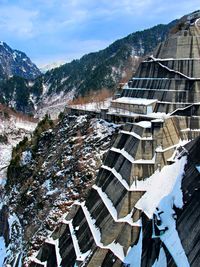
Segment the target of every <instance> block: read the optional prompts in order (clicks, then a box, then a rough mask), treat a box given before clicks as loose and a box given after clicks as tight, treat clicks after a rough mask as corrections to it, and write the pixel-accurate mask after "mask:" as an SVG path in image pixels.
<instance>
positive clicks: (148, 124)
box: [134, 121, 151, 128]
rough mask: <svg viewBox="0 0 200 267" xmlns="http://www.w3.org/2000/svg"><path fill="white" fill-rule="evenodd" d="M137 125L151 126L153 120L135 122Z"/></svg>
mask: <svg viewBox="0 0 200 267" xmlns="http://www.w3.org/2000/svg"><path fill="white" fill-rule="evenodd" d="M134 124H135V125H138V126H140V127H143V128H151V122H150V121H140V122H138V123H134Z"/></svg>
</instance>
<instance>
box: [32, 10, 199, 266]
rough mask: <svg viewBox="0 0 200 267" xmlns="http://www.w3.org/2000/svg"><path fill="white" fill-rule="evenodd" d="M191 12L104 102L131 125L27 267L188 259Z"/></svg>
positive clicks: (193, 96)
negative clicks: (81, 198) (114, 97)
mask: <svg viewBox="0 0 200 267" xmlns="http://www.w3.org/2000/svg"><path fill="white" fill-rule="evenodd" d="M199 17H200V15H199V13H198V12H195V13H194V14H191V15H190V16H187V17H185V18H183V21H181V22H182V23H181V24H180V25H178V28H176V29H178V30H176V29H175V33H174V34H173V35H171V36H170V37H169V39H168V40H167V41H166V42H165V43H163V44H161V45H160V46H159V47H158V49H157V50H156V51H155V53H154V56H151V57H150V58H149V59H148V60H146V61H144V62H143V63H142V64H141V65H140V67H139V69H138V71H137V74H136V77H135V78H134V79H132V80H131V81H130V82H129V83H128V86H126V87H124V89H123V90H122V93H121V97H120V98H119V99H117V101H116V100H114V101H113V103H112V107H111V108H112V109H113V111H112V112H113V115H116V114H117V116H119V117H120V116H121V118H125V117H126V118H130V117H131V120H132V121H133V123H128V124H126V125H125V126H124V127H123V128H122V130H121V131H120V132H119V134H118V136H117V138H116V139H115V142H114V144H113V146H112V148H111V149H110V150H109V152H108V154H107V156H106V158H105V160H104V163H103V165H102V166H101V168H100V170H99V173H98V175H97V179H96V182H95V184H94V186H93V187H92V189H91V190H90V192H89V193H88V196H87V198H86V200H85V201H84V202H76V203H74V205H73V207H72V209H71V210H70V211H69V212H68V213H67V214H66V215H65V216H64V217H63V219H62V220H61V221H60V222H59V224H58V226H57V228H56V230H55V231H54V232H53V233H52V234H51V235H50V236H49V238H48V239H47V240H46V241H45V242H44V244H43V246H42V247H41V249H40V250H39V253H38V255H37V256H36V257H35V258H32V263H31V264H30V266H32V267H36V266H52V267H53V266H63V267H64V266H65V267H71V266H82V267H83V266H89V267H96V266H102V267H110V266H113V267H118V266H127V267H128V266H129V267H135V266H142V267H146V266H148V267H155V266H162V267H164V266H170V267H172V266H173V267H175V266H178V267H179V266H181V267H183V266H184V267H189V266H192V267H197V266H198V263H199V245H200V244H199V238H198V237H199V233H200V227H199V226H200V225H199V220H198V219H197V218H198V217H199V212H200V209H199V195H198V194H199V182H198V179H199V170H200V168H199V164H200V158H199V142H200V139H199V137H198V136H199V128H200V127H199V123H200V117H199V115H200V114H199V113H198V112H199V108H198V107H199V104H198V103H197V104H196V105H193V104H194V102H200V93H199V92H200V88H199V78H200V70H199V62H200V61H199V58H200V54H199V51H200V50H199V45H198V40H199V38H200V37H199ZM197 48H198V49H197ZM180 57H181V58H180ZM125 100H126V101H125ZM149 100H154V101H153V102H152V103H153V105H152V106H151V102H149ZM115 103H117V106H116V104H115ZM147 103H148V104H147ZM140 105H142V106H144V107H143V108H140V109H139V111H140V112H137V113H136V112H135V110H138V108H139V106H140ZM149 105H150V106H151V109H149V108H148V106H149ZM146 106H147V107H146ZM191 107H194V108H193V109H190V110H189V111H188V108H191ZM130 109H131V110H130ZM127 110H128V111H129V112H128V114H127V113H126V112H125V111H127ZM149 110H151V112H149ZM190 111H191V113H190ZM120 112H121V114H120ZM159 112H164V113H162V114H161V113H159ZM169 112H173V114H169ZM167 113H168V114H167ZM110 114H111V110H110V111H109V112H108V114H107V115H108V116H107V118H109V119H111V118H112V117H111V116H110ZM104 115H105V114H104ZM105 116H106V115H105ZM195 137H197V139H195ZM193 139H194V140H193ZM189 140H193V141H191V142H189ZM185 144H186V145H185ZM188 226H189V227H190V229H191V235H190V236H188V229H189V228H188Z"/></svg>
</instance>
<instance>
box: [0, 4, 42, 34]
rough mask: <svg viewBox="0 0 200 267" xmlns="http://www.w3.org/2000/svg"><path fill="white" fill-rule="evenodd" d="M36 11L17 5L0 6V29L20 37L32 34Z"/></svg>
mask: <svg viewBox="0 0 200 267" xmlns="http://www.w3.org/2000/svg"><path fill="white" fill-rule="evenodd" d="M37 16H38V12H37V11H31V10H26V9H24V8H20V7H17V6H10V5H9V6H1V7H0V29H1V31H6V32H11V33H12V34H15V35H18V36H20V37H23V36H25V37H26V38H27V37H31V36H32V35H33V34H34V31H33V29H34V25H33V24H34V19H35V18H36V17H37Z"/></svg>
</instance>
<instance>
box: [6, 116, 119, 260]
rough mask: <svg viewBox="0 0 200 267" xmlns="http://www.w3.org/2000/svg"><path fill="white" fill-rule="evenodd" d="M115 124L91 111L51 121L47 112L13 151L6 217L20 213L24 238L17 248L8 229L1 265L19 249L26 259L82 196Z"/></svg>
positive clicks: (111, 140) (111, 135)
mask: <svg viewBox="0 0 200 267" xmlns="http://www.w3.org/2000/svg"><path fill="white" fill-rule="evenodd" d="M118 128H119V126H117V125H115V124H112V123H108V122H106V121H104V120H100V119H96V118H92V117H91V116H79V117H77V116H63V117H62V118H60V120H59V121H58V123H57V124H56V125H54V124H53V122H52V121H51V120H50V119H49V118H48V117H47V116H46V118H45V119H44V120H43V121H41V122H40V123H39V125H38V127H37V128H36V129H35V132H34V133H33V135H32V138H31V140H30V141H28V140H27V139H26V140H24V141H23V142H21V143H20V144H19V145H18V146H17V147H16V148H15V149H14V150H13V155H12V160H11V163H10V165H9V167H8V173H7V174H8V179H7V183H6V186H5V190H6V193H5V194H6V195H7V196H9V197H8V198H7V200H6V203H7V204H8V206H9V213H10V214H11V215H9V216H14V215H15V217H16V216H17V217H18V218H19V221H18V222H19V223H20V224H21V229H23V232H22V233H21V234H19V235H18V238H19V240H21V239H20V238H22V240H23V242H24V243H23V244H22V243H21V244H20V245H18V246H17V248H16V246H14V245H15V244H16V242H17V239H16V236H14V237H13V236H12V234H11V241H10V245H9V249H8V251H10V253H8V255H7V258H6V261H5V264H12V261H13V258H15V259H16V258H17V255H21V253H23V257H24V258H25V259H24V264H25V262H27V259H28V256H31V255H32V254H33V253H34V252H35V251H37V250H38V249H39V247H40V246H41V243H42V242H43V241H44V240H45V239H46V237H47V236H48V235H49V233H50V232H51V231H53V229H54V227H55V226H56V225H57V222H58V219H59V218H60V217H61V216H62V215H63V214H65V213H66V212H67V211H68V210H69V208H70V206H71V205H72V204H73V202H74V201H75V200H77V199H84V197H85V196H86V195H87V193H88V191H89V189H90V188H91V186H92V185H93V183H94V178H95V177H96V173H97V170H98V168H99V166H100V165H101V164H102V159H103V155H104V154H105V153H106V152H107V150H108V149H109V148H110V146H111V145H112V143H113V137H114V135H115V134H116V132H117V131H118ZM11 221H12V220H11ZM15 221H16V220H15ZM11 225H13V222H12V224H11ZM13 246H14V247H15V249H13Z"/></svg>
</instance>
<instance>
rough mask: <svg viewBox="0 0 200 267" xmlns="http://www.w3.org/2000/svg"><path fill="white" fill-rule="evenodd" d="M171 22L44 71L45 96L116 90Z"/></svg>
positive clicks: (168, 27) (164, 35)
mask: <svg viewBox="0 0 200 267" xmlns="http://www.w3.org/2000/svg"><path fill="white" fill-rule="evenodd" d="M175 23H176V21H173V22H171V23H169V24H167V25H157V26H155V27H153V28H150V29H147V30H144V31H138V32H135V33H132V34H130V35H128V36H127V37H125V38H122V39H120V40H117V41H116V42H114V43H113V44H111V45H110V46H109V47H107V48H106V49H104V50H101V51H99V52H95V53H90V54H88V55H85V56H83V57H82V58H81V59H79V60H73V61H72V62H71V63H67V64H64V65H62V66H61V67H59V68H56V69H53V70H51V71H48V72H47V73H46V74H45V75H44V76H43V83H44V84H45V86H46V87H47V88H48V91H47V92H46V95H48V96H49V95H50V96H53V95H54V94H58V93H60V92H64V94H66V93H67V92H69V91H72V90H74V91H75V95H86V94H87V93H88V92H89V91H96V90H100V89H102V88H108V89H114V88H116V85H117V84H118V83H119V82H120V81H127V80H128V79H129V78H130V77H131V76H132V75H133V73H134V72H135V71H136V69H137V67H138V65H139V63H140V61H141V57H144V56H145V55H147V54H149V53H152V51H153V50H154V49H155V47H156V46H157V45H158V43H160V42H162V41H163V40H164V39H165V38H166V37H167V35H168V33H169V31H170V29H171V28H172V27H173V26H174V25H175Z"/></svg>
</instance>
